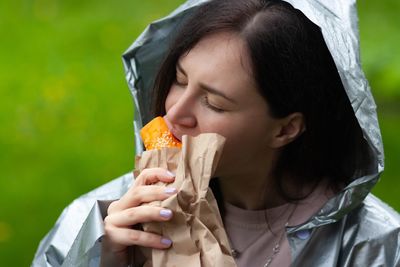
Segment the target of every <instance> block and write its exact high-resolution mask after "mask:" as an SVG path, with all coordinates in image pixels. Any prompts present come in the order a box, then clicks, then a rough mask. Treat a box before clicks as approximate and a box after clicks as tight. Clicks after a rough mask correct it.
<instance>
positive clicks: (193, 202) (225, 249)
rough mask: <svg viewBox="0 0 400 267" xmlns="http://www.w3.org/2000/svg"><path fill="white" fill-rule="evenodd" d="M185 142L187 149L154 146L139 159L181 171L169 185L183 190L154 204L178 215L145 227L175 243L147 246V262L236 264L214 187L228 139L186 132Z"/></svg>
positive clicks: (138, 165)
mask: <svg viewBox="0 0 400 267" xmlns="http://www.w3.org/2000/svg"><path fill="white" fill-rule="evenodd" d="M182 142H183V146H182V149H178V148H165V149H161V150H150V151H145V152H143V154H142V155H141V157H138V158H137V162H136V168H137V170H138V171H142V170H143V169H145V168H152V167H162V168H166V169H168V170H170V171H172V172H175V173H176V177H175V181H174V183H172V184H169V185H167V186H168V187H175V188H177V189H178V194H176V195H173V196H171V197H169V198H168V199H166V200H164V201H156V202H152V203H150V204H149V205H158V206H162V207H164V208H168V209H171V210H172V211H173V212H174V215H173V218H172V219H171V220H170V221H168V222H162V223H160V222H151V223H145V224H143V229H144V230H145V231H148V232H153V233H157V234H160V235H162V236H166V237H168V238H170V239H171V240H172V241H173V244H172V246H171V248H169V249H166V250H157V249H150V248H144V247H142V248H141V251H142V253H143V254H144V255H145V257H146V263H145V264H144V266H146V267H150V266H154V267H160V266H168V267H172V266H178V267H179V266H185V267H186V266H189V267H201V266H202V267H209V266H224V267H226V266H228V267H230V266H236V264H235V261H234V259H233V257H232V255H231V254H230V251H231V250H230V247H229V242H228V238H227V235H226V232H225V229H224V227H223V224H222V220H221V216H220V213H219V210H218V206H217V202H216V200H215V198H214V195H213V194H212V191H211V189H209V187H208V185H209V181H210V178H211V177H212V175H213V173H214V171H215V168H216V166H217V164H218V161H219V158H220V156H221V152H222V148H223V145H224V143H225V138H224V137H222V136H220V135H217V134H211V133H207V134H201V135H199V136H197V137H190V136H184V137H183V140H182Z"/></svg>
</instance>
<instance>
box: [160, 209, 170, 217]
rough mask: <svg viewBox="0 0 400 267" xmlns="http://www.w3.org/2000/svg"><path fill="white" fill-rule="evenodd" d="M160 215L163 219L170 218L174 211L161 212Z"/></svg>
mask: <svg viewBox="0 0 400 267" xmlns="http://www.w3.org/2000/svg"><path fill="white" fill-rule="evenodd" d="M160 215H161V217H164V218H169V217H171V215H172V211H171V210H160Z"/></svg>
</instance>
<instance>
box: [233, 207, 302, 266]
mask: <svg viewBox="0 0 400 267" xmlns="http://www.w3.org/2000/svg"><path fill="white" fill-rule="evenodd" d="M296 207H297V206H295V207H294V208H293V209H292V211H291V212H290V215H289V217H288V219H287V220H286V223H285V227H284V228H283V230H282V234H281V235H280V237H279V239H278V241H277V242H276V243H275V245H274V246H273V248H272V254H271V255H270V256H269V257H268V258H267V259H266V261H265V263H264V265H263V267H268V266H270V264H271V262H272V261H273V259H274V258H275V256H276V255H277V254H278V253H279V252H280V249H281V244H282V241H283V238H284V236H285V232H286V231H285V229H286V227H287V226H288V225H289V221H290V219H291V218H292V215H293V213H294V211H295V210H296ZM262 236H263V235H259V236H257V237H256V238H255V239H254V240H252V242H250V243H249V245H248V246H246V247H245V248H244V249H242V252H239V251H238V250H236V249H235V248H233V246H231V247H232V249H231V254H232V256H233V257H234V258H237V257H238V256H239V255H240V253H243V252H244V251H246V250H247V249H248V248H249V247H250V246H251V245H252V244H254V243H255V242H256V241H257V240H258V239H260V238H261V237H262ZM228 239H229V237H228ZM229 241H230V240H229ZM230 243H231V244H232V242H231V241H230Z"/></svg>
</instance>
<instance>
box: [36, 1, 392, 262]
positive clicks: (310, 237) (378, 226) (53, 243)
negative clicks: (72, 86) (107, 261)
mask: <svg viewBox="0 0 400 267" xmlns="http://www.w3.org/2000/svg"><path fill="white" fill-rule="evenodd" d="M285 1H286V2H288V3H290V4H291V5H292V6H293V7H295V8H297V9H299V10H300V11H302V12H303V14H305V15H306V16H307V17H308V18H309V19H310V20H311V21H312V22H314V23H315V24H316V25H318V26H319V27H320V28H321V31H322V34H323V37H324V40H325V42H326V44H327V47H328V49H329V51H330V53H331V55H332V57H333V59H334V62H335V64H336V67H337V70H338V72H339V74H340V78H341V81H342V83H343V85H344V88H345V90H346V93H347V96H348V98H349V100H350V103H351V105H352V107H353V110H354V113H355V116H356V118H357V120H358V123H359V125H360V127H361V129H362V132H363V136H364V139H365V141H366V142H365V143H366V144H367V145H368V150H369V159H368V161H369V162H368V163H369V164H368V169H366V170H362V176H359V177H354V179H353V180H352V182H350V183H349V184H348V185H347V186H346V187H345V188H343V189H342V190H341V191H340V192H339V193H338V194H337V195H335V196H334V197H333V198H331V199H330V200H329V201H328V202H327V203H326V204H325V205H324V206H323V207H322V208H321V209H320V211H319V212H318V213H316V214H315V215H314V216H312V217H311V218H310V219H309V220H308V221H307V222H305V223H303V224H301V225H298V226H295V227H288V228H286V237H287V239H288V242H289V245H290V250H291V257H292V265H291V266H400V249H399V248H400V216H399V215H398V214H397V213H396V212H395V211H393V210H392V209H391V208H390V207H388V206H387V205H386V204H384V203H383V202H381V201H380V200H379V199H377V198H376V197H374V196H373V195H372V194H370V191H371V188H372V187H373V186H374V185H375V184H376V182H377V181H378V179H379V176H380V174H381V173H382V171H383V168H384V163H383V146H382V139H381V134H380V130H379V125H378V121H377V115H376V111H375V109H376V106H375V103H374V100H373V97H372V95H371V91H370V88H369V85H368V82H367V80H366V78H365V76H364V73H363V71H362V69H361V64H360V55H359V36H358V25H357V12H356V3H355V0H335V1H331V0H302V1H297V0H285ZM205 2H207V1H205V0H189V1H187V2H186V3H184V4H182V5H181V6H179V7H178V8H177V9H176V10H175V11H173V12H172V13H171V14H170V15H168V16H166V17H165V18H162V19H160V20H157V21H155V22H153V23H151V24H150V25H149V26H148V27H147V28H146V29H145V31H144V32H143V33H142V34H141V35H140V36H139V38H138V39H137V40H136V41H135V42H134V43H133V44H132V45H131V46H130V47H129V48H128V50H127V51H126V52H125V53H124V54H123V63H124V67H125V74H126V80H127V82H128V86H129V89H130V91H131V93H132V96H133V100H134V106H135V110H134V112H135V113H134V115H135V118H134V130H135V145H136V154H141V153H142V152H143V145H142V142H141V139H140V135H139V130H140V129H141V128H142V126H143V125H144V124H146V123H147V122H148V121H150V120H151V119H152V114H151V113H150V109H149V107H150V101H151V96H152V86H153V83H154V79H155V77H156V73H157V71H158V68H159V66H160V64H161V61H162V59H163V58H164V56H165V55H166V53H167V50H168V48H169V44H170V42H171V41H172V40H173V39H174V36H175V33H176V32H177V29H178V28H179V26H180V25H181V24H182V23H183V22H185V20H186V19H187V18H188V17H189V16H190V15H191V14H192V13H193V12H194V11H195V10H196V9H197V8H198V7H199V6H200V5H202V4H203V3H205ZM357 173H358V172H357ZM133 178H134V177H133V174H132V173H129V174H126V175H124V176H122V177H120V178H117V179H115V180H113V181H111V182H109V183H108V184H105V185H103V186H101V187H99V188H97V189H95V190H93V191H91V192H89V193H88V194H86V195H83V196H81V197H79V198H78V199H76V200H74V201H73V202H72V203H71V204H70V205H69V206H68V207H67V208H66V209H64V211H63V213H62V214H61V216H60V217H59V219H58V221H57V222H56V224H55V226H54V227H53V229H51V231H50V232H49V233H48V234H47V235H46V237H44V239H43V240H42V241H41V243H40V245H39V248H38V250H37V252H36V254H35V258H34V261H33V263H32V266H74V267H75V266H99V261H100V254H101V240H102V236H103V235H104V226H103V220H104V218H105V217H106V216H107V207H108V205H109V204H110V202H111V201H113V200H116V199H118V198H120V197H121V196H122V195H124V194H125V193H126V191H127V190H128V188H129V187H130V186H131V184H132V180H133ZM321 241H322V242H321Z"/></svg>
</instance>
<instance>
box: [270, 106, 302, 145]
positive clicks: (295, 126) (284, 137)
mask: <svg viewBox="0 0 400 267" xmlns="http://www.w3.org/2000/svg"><path fill="white" fill-rule="evenodd" d="M276 127H277V128H276V131H275V134H274V136H273V138H272V142H271V147H273V148H281V147H283V146H285V145H287V144H289V143H291V142H293V141H294V140H296V138H298V137H299V136H300V135H301V134H302V133H303V132H304V131H305V130H306V126H305V119H304V115H303V114H302V113H300V112H295V113H292V114H290V115H288V116H286V117H284V118H281V119H278V121H277V125H276Z"/></svg>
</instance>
